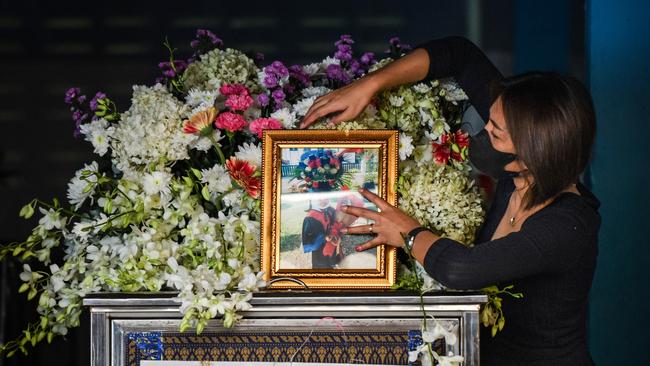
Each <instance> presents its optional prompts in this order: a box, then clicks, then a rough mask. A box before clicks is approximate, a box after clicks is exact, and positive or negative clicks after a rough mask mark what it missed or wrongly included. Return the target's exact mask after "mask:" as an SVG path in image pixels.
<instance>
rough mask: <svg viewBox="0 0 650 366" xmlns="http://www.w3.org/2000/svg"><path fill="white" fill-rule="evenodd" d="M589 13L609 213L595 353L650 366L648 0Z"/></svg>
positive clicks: (594, 304)
mask: <svg viewBox="0 0 650 366" xmlns="http://www.w3.org/2000/svg"><path fill="white" fill-rule="evenodd" d="M585 19H586V23H587V24H586V26H587V30H586V35H587V70H588V84H589V88H590V89H591V93H592V96H593V98H594V103H595V106H596V113H597V119H598V132H597V142H596V150H595V158H594V160H593V163H592V166H591V180H592V187H593V190H594V192H595V193H596V195H597V196H598V197H599V198H600V200H601V202H602V206H601V210H600V213H601V216H602V219H603V224H602V228H601V231H600V253H599V256H598V267H597V270H596V278H595V280H594V284H593V287H592V291H591V308H590V344H591V352H592V355H593V357H594V360H595V361H596V364H597V365H650V336H649V334H650V312H649V311H648V310H650V296H649V293H650V230H649V228H650V179H649V178H650V177H649V174H648V171H649V170H650V1H647V0H615V1H614V0H609V1H608V0H588V1H587V15H586V18H585Z"/></svg>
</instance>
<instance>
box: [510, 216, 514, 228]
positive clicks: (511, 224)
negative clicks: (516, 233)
mask: <svg viewBox="0 0 650 366" xmlns="http://www.w3.org/2000/svg"><path fill="white" fill-rule="evenodd" d="M509 222H510V226H515V217H514V216H513V217H511V218H510V220H509Z"/></svg>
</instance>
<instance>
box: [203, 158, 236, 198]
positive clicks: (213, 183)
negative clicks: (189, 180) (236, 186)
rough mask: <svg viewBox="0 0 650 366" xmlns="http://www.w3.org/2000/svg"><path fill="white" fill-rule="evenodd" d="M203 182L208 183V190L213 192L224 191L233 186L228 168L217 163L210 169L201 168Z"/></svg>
mask: <svg viewBox="0 0 650 366" xmlns="http://www.w3.org/2000/svg"><path fill="white" fill-rule="evenodd" d="M201 174H202V178H201V182H202V183H207V184H208V190H209V191H210V192H212V193H223V192H226V191H227V190H229V189H230V188H232V181H231V180H230V175H228V172H227V171H226V169H225V168H224V167H223V166H222V165H219V164H216V165H215V166H213V167H212V168H210V169H203V170H201Z"/></svg>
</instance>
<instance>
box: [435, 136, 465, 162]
mask: <svg viewBox="0 0 650 366" xmlns="http://www.w3.org/2000/svg"><path fill="white" fill-rule="evenodd" d="M431 144H432V145H433V160H434V161H435V162H436V163H438V164H447V163H448V162H449V159H450V158H451V159H454V160H456V161H465V160H466V159H467V147H468V146H469V136H468V134H467V133H464V132H463V131H461V130H458V131H456V132H455V133H453V134H452V133H447V134H444V135H442V136H440V142H439V143H437V142H432V143H431Z"/></svg>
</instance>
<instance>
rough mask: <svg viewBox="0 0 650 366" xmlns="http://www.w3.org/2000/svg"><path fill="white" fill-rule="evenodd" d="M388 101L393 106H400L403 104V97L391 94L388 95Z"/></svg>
mask: <svg viewBox="0 0 650 366" xmlns="http://www.w3.org/2000/svg"><path fill="white" fill-rule="evenodd" d="M388 101H389V102H390V104H391V105H392V106H393V107H401V106H402V105H403V104H404V97H402V96H397V95H391V96H390V97H388Z"/></svg>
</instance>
